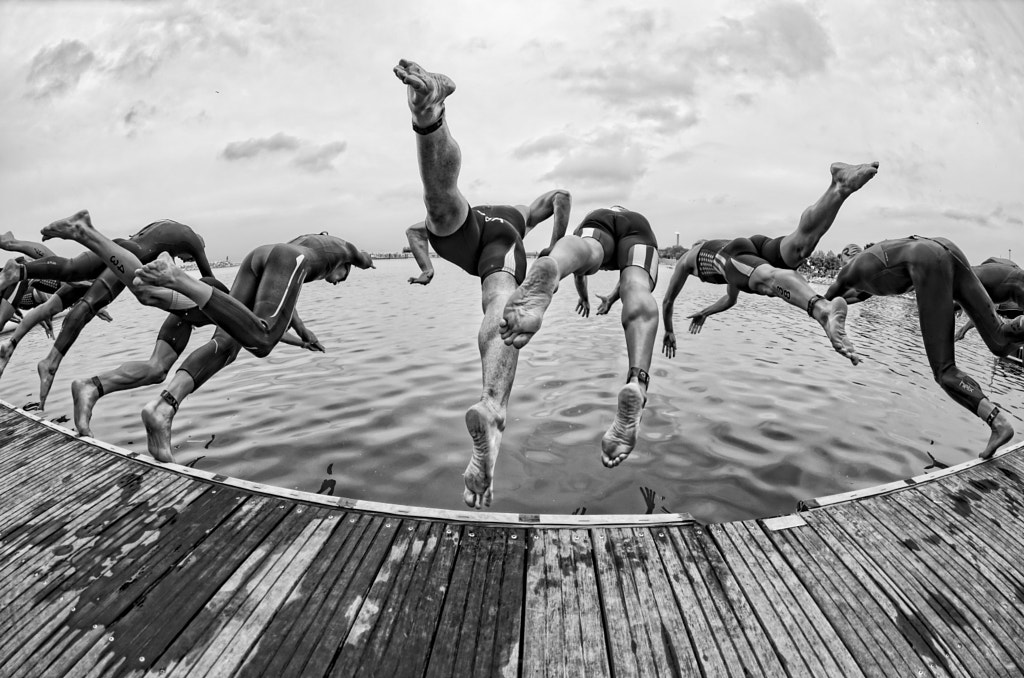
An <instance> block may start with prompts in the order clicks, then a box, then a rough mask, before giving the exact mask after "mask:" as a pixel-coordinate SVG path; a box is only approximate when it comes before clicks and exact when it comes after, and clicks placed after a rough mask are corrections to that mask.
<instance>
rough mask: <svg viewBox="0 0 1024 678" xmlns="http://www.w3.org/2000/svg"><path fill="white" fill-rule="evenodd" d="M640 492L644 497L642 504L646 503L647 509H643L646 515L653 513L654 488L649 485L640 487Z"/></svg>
mask: <svg viewBox="0 0 1024 678" xmlns="http://www.w3.org/2000/svg"><path fill="white" fill-rule="evenodd" d="M640 494H642V495H643V497H644V504H646V505H647V510H646V511H644V513H645V514H646V515H650V514H652V513H654V490H652V489H651V488H649V487H641V488H640Z"/></svg>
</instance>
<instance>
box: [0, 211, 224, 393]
mask: <svg viewBox="0 0 1024 678" xmlns="http://www.w3.org/2000/svg"><path fill="white" fill-rule="evenodd" d="M83 215H84V217H83ZM88 217H89V215H88V212H86V211H84V210H83V211H82V212H79V213H78V214H76V215H75V216H74V217H71V219H75V218H79V219H81V218H85V219H88ZM62 221H67V220H62ZM55 223H59V222H55ZM51 226H52V224H51ZM90 226H91V224H90ZM48 228H49V227H48ZM114 242H116V243H117V244H119V245H121V246H122V247H124V248H125V249H126V250H128V251H129V252H131V253H132V254H133V255H135V256H136V257H137V258H138V259H139V260H140V261H142V263H144V264H145V263H147V262H151V261H153V260H154V259H156V257H157V256H158V255H159V254H160V253H162V252H166V253H168V254H170V255H172V256H176V257H178V258H180V259H182V260H184V261H195V262H196V265H197V266H198V268H199V271H200V273H201V274H202V275H204V276H212V275H213V271H212V270H211V269H210V262H209V261H208V260H207V258H206V251H205V245H206V244H205V242H204V241H203V239H202V238H201V237H200V236H199V235H198V234H197V233H196V232H195V231H193V230H192V229H191V228H189V227H188V226H186V225H184V224H180V223H178V222H176V221H171V220H162V221H156V222H153V223H151V224H149V225H148V226H146V227H145V228H143V229H142V230H141V231H139V232H138V233H136V234H135V235H133V236H131V237H130V238H128V239H125V240H122V239H118V240H115V241H114ZM110 264H111V266H112V267H114V268H116V267H117V266H118V265H119V264H118V262H110ZM37 278H43V279H53V280H62V281H65V282H71V281H79V280H89V279H93V278H94V279H95V282H93V283H92V285H90V286H89V288H88V289H87V290H86V291H85V292H84V294H83V295H82V297H81V299H80V300H81V301H82V303H81V304H77V305H76V306H75V308H73V309H72V310H71V311H70V312H69V313H68V314H67V316H66V317H65V318H64V322H63V324H62V325H61V331H60V334H59V335H58V336H57V339H56V341H54V344H53V347H52V348H51V349H50V353H49V355H47V356H46V357H45V358H44V359H43V360H41V361H40V362H39V365H38V366H37V371H38V373H39V407H40V409H42V408H44V407H45V405H46V397H47V395H49V393H50V387H51V386H52V384H53V378H54V376H55V375H56V373H57V368H58V367H59V366H60V363H61V361H62V360H63V359H64V356H65V355H66V354H67V352H68V350H69V349H70V348H71V346H72V345H73V344H74V342H75V340H76V339H77V338H78V335H79V334H81V331H82V329H83V328H84V327H85V325H86V324H87V323H88V322H89V321H90V320H92V319H93V318H94V317H95V316H96V315H97V314H98V312H99V311H101V310H102V309H103V308H104V307H105V306H107V304H109V303H110V302H111V301H113V300H114V299H115V298H116V297H117V295H118V294H120V293H121V291H122V290H123V289H124V288H125V285H124V283H123V282H121V281H120V280H119V279H118V276H117V272H116V271H114V270H108V269H107V262H105V260H104V259H102V258H100V257H99V256H98V255H97V254H95V253H93V252H83V253H82V254H80V255H78V256H76V257H74V258H73V259H66V258H64V257H43V258H41V259H37V260H36V261H29V262H24V263H19V262H17V261H15V260H13V259H12V260H10V261H8V262H7V263H6V264H5V265H4V267H3V269H2V270H0V289H3V288H4V287H5V286H6V285H7V284H10V283H12V282H15V281H21V280H24V279H37ZM68 293H69V294H73V292H72V291H71V290H68ZM54 297H56V298H57V299H58V302H59V303H62V304H63V303H66V302H67V297H66V296H64V295H62V294H61V293H58V294H55V295H54ZM50 301H52V299H51V300H50ZM49 310H50V309H47V311H49ZM26 320H27V318H26ZM22 324H25V323H24V322H23V323H22ZM21 329H22V328H21V327H19V328H18V331H20V330H21ZM18 331H16V333H15V336H13V337H12V338H11V339H10V340H8V341H6V342H4V343H3V345H2V346H0V373H2V371H3V370H4V369H5V368H6V366H7V363H8V362H9V361H10V359H11V356H12V355H13V353H14V349H15V347H16V346H17V342H18V341H19V340H20V338H21V337H19V336H17V333H18ZM25 331H26V332H27V331H28V330H27V328H26V329H25Z"/></svg>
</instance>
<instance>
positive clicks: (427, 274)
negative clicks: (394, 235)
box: [405, 221, 434, 285]
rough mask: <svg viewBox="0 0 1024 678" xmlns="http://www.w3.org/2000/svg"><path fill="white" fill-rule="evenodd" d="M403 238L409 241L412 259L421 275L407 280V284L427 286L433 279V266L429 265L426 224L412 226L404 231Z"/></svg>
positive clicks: (428, 243)
mask: <svg viewBox="0 0 1024 678" xmlns="http://www.w3.org/2000/svg"><path fill="white" fill-rule="evenodd" d="M405 237H406V238H408V239H409V249H410V250H412V258H413V259H415V260H416V263H417V264H419V267H420V271H421V273H420V274H419V275H418V276H417V277H415V278H409V284H410V285H412V284H416V285H428V284H430V281H431V280H433V279H434V265H433V264H432V263H430V248H429V245H430V241H429V240H428V239H427V224H426V222H424V221H420V222H418V223H415V224H413V225H412V226H410V227H409V228H407V229H405Z"/></svg>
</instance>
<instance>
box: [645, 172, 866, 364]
mask: <svg viewBox="0 0 1024 678" xmlns="http://www.w3.org/2000/svg"><path fill="white" fill-rule="evenodd" d="M829 171H830V173H831V182H830V184H829V186H828V188H827V189H825V192H824V193H823V194H822V195H821V197H819V198H818V200H817V201H816V202H815V203H814V204H812V205H810V206H809V207H807V208H806V209H805V210H804V211H803V213H802V214H801V215H800V220H799V222H798V223H797V227H796V229H795V230H794V231H793V232H792V233H790V234H788V235H784V236H780V237H776V238H769V237H767V236H764V235H754V236H751V237H749V238H735V239H732V240H708V241H698V242H699V243H700V247H699V249H698V246H697V245H696V244H695V245H694V247H693V249H691V250H690V251H689V252H688V253H687V255H688V256H689V258H687V255H684V257H683V259H681V260H680V261H679V263H677V264H676V268H675V270H674V271H673V273H672V279H671V280H670V281H669V285H668V289H667V290H666V292H665V298H664V299H663V300H662V315H663V318H664V321H665V336H664V338H663V342H662V350H663V351H664V353H665V355H667V356H668V357H670V358H671V357H672V356H674V355H675V351H676V336H675V330H674V328H673V322H672V314H673V308H674V306H675V300H676V297H678V296H679V293H680V292H681V291H682V288H683V284H684V283H685V282H686V278H687V276H690V275H693V276H696V277H697V278H699V279H700V280H702V281H704V282H710V283H714V284H720V285H727V286H728V289H727V291H726V294H725V296H723V297H722V298H721V299H719V300H718V301H716V302H714V303H713V304H711V305H709V306H708V307H706V308H704V309H703V310H701V311H699V312H697V313H695V314H693V315H691V316H690V318H691V323H690V333H691V334H696V333H698V332H700V330H701V328H702V327H703V326H704V321H705V320H707V318H708V316H710V315H714V314H715V313H721V312H723V311H726V310H728V309H730V308H732V307H733V306H735V305H736V301H737V298H738V297H739V293H740V292H747V293H749V294H761V295H764V296H769V297H780V298H782V299H783V300H785V301H786V302H787V303H789V304H792V305H793V306H796V307H797V308H800V309H802V310H806V311H807V314H808V315H809V316H811V317H812V318H814V319H815V320H816V321H817V322H818V323H819V324H820V325H821V326H822V327H823V328H824V330H825V334H826V335H827V336H828V338H829V341H830V342H831V344H832V348H834V349H835V350H836V352H837V353H839V354H840V355H843V356H845V357H846V358H849V359H850V361H851V362H852V363H853V364H854V365H856V364H857V363H858V362H859V361H860V358H859V357H858V356H857V354H856V351H855V349H854V347H853V344H852V343H851V342H850V340H849V339H848V338H847V337H846V331H845V327H844V325H845V321H846V307H845V304H843V303H842V301H838V302H835V303H824V301H823V300H822V297H821V296H820V295H818V294H815V292H814V290H813V289H811V286H810V285H808V284H807V281H806V280H804V278H803V276H801V275H800V274H798V273H797V272H796V269H798V268H800V266H801V265H802V264H803V263H804V262H805V261H807V259H808V258H809V257H810V256H811V254H813V253H814V249H815V248H816V247H817V246H818V242H820V240H821V238H822V236H824V235H825V233H826V232H827V231H828V229H829V228H830V227H831V226H832V224H833V222H834V221H835V219H836V216H837V215H838V214H839V209H840V208H841V207H842V206H843V203H844V202H846V199H847V198H849V197H850V196H851V195H853V194H854V193H855V192H856V191H858V190H859V189H860V188H862V187H863V186H864V184H866V183H867V182H868V181H870V180H871V178H872V177H874V176H875V174H877V173H878V163H877V162H872V163H865V164H861V165H848V164H846V163H842V162H836V163H832V165H831V167H830V168H829ZM694 250H696V252H695V253H694ZM691 253H692V254H691Z"/></svg>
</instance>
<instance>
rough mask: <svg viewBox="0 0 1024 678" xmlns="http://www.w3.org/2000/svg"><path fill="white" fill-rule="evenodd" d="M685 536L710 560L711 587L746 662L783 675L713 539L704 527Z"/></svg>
mask: <svg viewBox="0 0 1024 678" xmlns="http://www.w3.org/2000/svg"><path fill="white" fill-rule="evenodd" d="M682 536H683V539H684V540H686V541H688V542H689V547H690V551H691V553H693V554H695V555H697V554H700V556H701V557H702V558H703V559H704V560H705V562H706V563H707V567H705V568H702V569H703V574H704V575H705V581H706V582H707V584H708V590H709V591H710V592H711V598H712V600H713V601H714V603H715V606H716V607H717V608H718V611H719V614H720V615H721V616H722V618H723V619H724V620H726V624H727V626H731V628H730V631H731V634H730V635H731V637H732V640H733V642H734V643H735V646H736V648H737V652H738V654H739V656H740V658H741V659H742V660H743V662H744V665H745V666H749V667H750V670H751V671H754V672H760V673H761V674H762V675H766V676H781V675H783V673H784V669H783V667H782V665H781V663H780V662H779V658H778V656H777V655H776V654H775V651H774V649H773V648H772V647H771V644H770V642H769V641H768V638H767V637H766V636H765V634H764V630H763V629H762V628H761V627H760V625H758V624H756V623H755V620H754V615H753V611H752V610H751V609H750V606H749V605H748V604H747V602H746V600H745V599H744V598H743V596H742V594H741V593H740V592H739V590H738V586H737V584H736V581H735V579H734V578H733V577H732V573H731V572H729V568H728V566H726V564H725V560H724V558H723V557H722V554H721V553H720V552H719V551H718V548H717V547H716V546H715V544H714V542H712V541H711V539H710V538H709V537H707V536H705V532H704V530H703V529H700V528H697V529H694V530H693V531H691V532H690V533H688V534H687V533H683V535H682ZM730 620H731V623H730ZM733 624H734V625H733Z"/></svg>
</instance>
